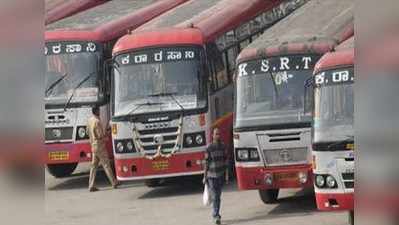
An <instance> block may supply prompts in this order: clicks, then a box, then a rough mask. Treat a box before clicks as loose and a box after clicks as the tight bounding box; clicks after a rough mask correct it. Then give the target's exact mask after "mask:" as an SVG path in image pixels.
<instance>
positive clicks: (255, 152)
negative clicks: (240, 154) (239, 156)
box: [249, 150, 259, 159]
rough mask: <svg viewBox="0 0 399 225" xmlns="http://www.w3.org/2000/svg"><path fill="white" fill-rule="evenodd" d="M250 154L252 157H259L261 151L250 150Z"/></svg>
mask: <svg viewBox="0 0 399 225" xmlns="http://www.w3.org/2000/svg"><path fill="white" fill-rule="evenodd" d="M249 156H250V158H251V159H259V153H258V150H255V151H254V150H250V151H249Z"/></svg>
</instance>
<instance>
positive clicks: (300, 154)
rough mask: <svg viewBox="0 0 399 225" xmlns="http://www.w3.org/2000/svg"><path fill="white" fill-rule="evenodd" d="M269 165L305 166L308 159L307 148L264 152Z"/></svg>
mask: <svg viewBox="0 0 399 225" xmlns="http://www.w3.org/2000/svg"><path fill="white" fill-rule="evenodd" d="M263 155H264V158H265V163H266V164H267V165H290V164H305V163H307V161H308V160H307V159H308V151H307V148H306V147H304V148H287V149H267V150H263Z"/></svg>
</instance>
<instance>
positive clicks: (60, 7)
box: [45, 0, 110, 25]
mask: <svg viewBox="0 0 399 225" xmlns="http://www.w3.org/2000/svg"><path fill="white" fill-rule="evenodd" d="M106 1H110V0H46V2H45V8H46V18H45V24H46V25H48V24H50V23H53V22H56V21H58V20H60V19H63V18H65V17H68V16H72V15H73V14H76V13H79V12H82V11H84V10H87V9H90V8H92V7H95V6H97V5H100V4H103V3H105V2H106Z"/></svg>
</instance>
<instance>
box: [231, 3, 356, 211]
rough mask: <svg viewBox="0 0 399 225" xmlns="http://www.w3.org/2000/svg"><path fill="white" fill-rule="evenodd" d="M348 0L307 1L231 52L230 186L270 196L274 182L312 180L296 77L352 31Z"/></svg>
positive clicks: (307, 123) (297, 184)
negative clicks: (233, 75)
mask: <svg viewBox="0 0 399 225" xmlns="http://www.w3.org/2000/svg"><path fill="white" fill-rule="evenodd" d="M353 5H354V3H353V1H352V0H329V1H325V0H312V1H308V2H307V3H305V5H303V6H302V7H301V8H299V9H298V10H296V11H295V12H294V13H292V14H291V15H289V16H287V17H286V18H285V19H283V20H281V21H280V22H279V23H277V24H276V25H274V26H273V27H271V28H270V29H268V30H267V31H266V32H265V33H264V34H263V35H262V36H261V37H259V38H258V39H256V40H255V41H254V42H252V43H251V44H250V45H249V46H248V47H247V48H245V49H244V50H243V51H242V52H241V54H240V55H239V57H238V58H237V64H238V67H237V68H238V71H237V78H236V88H235V92H236V93H235V94H236V98H235V99H236V101H235V119H234V147H235V160H236V162H235V165H236V174H237V181H238V187H239V189H240V190H250V189H255V190H256V189H257V190H259V194H260V198H261V200H262V201H263V202H264V203H265V204H268V203H273V202H276V200H277V199H278V193H279V189H281V188H302V187H312V186H313V183H312V180H313V179H312V167H311V163H312V156H311V121H312V117H311V115H310V113H308V114H305V113H304V108H305V106H304V99H305V92H304V82H305V81H306V80H307V79H309V78H310V77H311V76H312V72H313V68H314V65H315V64H316V62H317V61H318V59H320V57H321V56H322V55H323V54H324V53H326V52H328V51H331V50H332V49H333V48H334V47H335V46H336V45H337V44H338V43H340V42H342V41H344V40H346V39H348V38H349V37H350V36H352V35H353ZM306 95H310V94H306ZM306 107H309V106H306Z"/></svg>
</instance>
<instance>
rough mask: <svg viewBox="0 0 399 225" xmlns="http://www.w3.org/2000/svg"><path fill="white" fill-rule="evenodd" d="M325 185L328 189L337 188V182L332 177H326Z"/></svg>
mask: <svg viewBox="0 0 399 225" xmlns="http://www.w3.org/2000/svg"><path fill="white" fill-rule="evenodd" d="M326 184H327V186H328V187H329V188H335V187H336V186H337V181H335V179H334V177H333V176H330V175H328V176H327V178H326Z"/></svg>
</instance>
